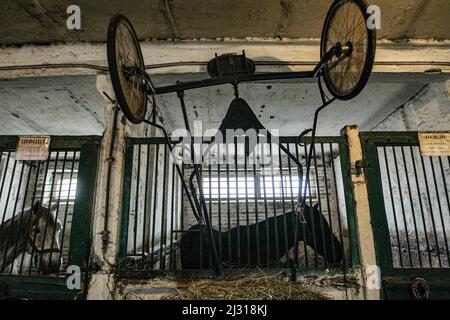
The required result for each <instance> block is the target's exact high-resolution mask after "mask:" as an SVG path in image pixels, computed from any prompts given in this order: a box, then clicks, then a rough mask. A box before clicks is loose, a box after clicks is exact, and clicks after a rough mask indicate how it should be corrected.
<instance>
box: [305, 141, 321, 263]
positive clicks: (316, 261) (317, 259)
mask: <svg viewBox="0 0 450 320" xmlns="http://www.w3.org/2000/svg"><path fill="white" fill-rule="evenodd" d="M311 143H313V142H311ZM312 148H315V146H311V147H310V152H311V151H312V150H313V149H312ZM304 152H305V157H307V155H308V149H307V146H306V144H305V145H304ZM311 154H312V153H311ZM306 177H307V179H306V180H305V186H304V188H307V190H308V193H309V197H308V198H309V207H310V208H311V209H312V207H313V203H312V187H311V183H310V181H311V179H310V173H308V174H307V175H306ZM308 182H309V183H308ZM316 190H317V186H316ZM303 193H305V192H303ZM304 201H305V202H306V200H304ZM309 218H310V221H311V225H312V226H315V224H316V223H315V217H314V213H313V210H309ZM312 235H313V244H314V248H317V234H316V228H312ZM305 254H308V252H307V251H306V252H305ZM314 267H315V268H316V269H317V268H318V267H319V257H318V256H317V251H316V250H314Z"/></svg>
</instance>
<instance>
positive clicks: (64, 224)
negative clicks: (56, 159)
mask: <svg viewBox="0 0 450 320" xmlns="http://www.w3.org/2000/svg"><path fill="white" fill-rule="evenodd" d="M76 157H77V151H73V158H72V162H71V167H70V175H69V188H68V191H67V198H66V209H65V211H64V221H63V229H62V235H61V252H60V253H59V260H61V258H62V255H63V249H64V240H65V234H66V229H67V228H66V227H67V216H68V213H69V199H70V193H71V191H72V179H73V173H74V170H75V159H76ZM58 274H59V270H58Z"/></svg>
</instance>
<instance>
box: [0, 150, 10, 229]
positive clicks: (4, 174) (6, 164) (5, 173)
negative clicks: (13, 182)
mask: <svg viewBox="0 0 450 320" xmlns="http://www.w3.org/2000/svg"><path fill="white" fill-rule="evenodd" d="M2 156H3V154H2ZM10 157H11V152H8V156H7V157H6V163H5V171H4V173H3V177H2V184H1V187H0V199H1V198H2V195H3V188H4V186H5V180H6V175H7V173H8V165H9V159H10ZM0 160H1V158H0ZM3 222H5V216H4V215H3V216H2V224H3ZM0 230H1V225H0Z"/></svg>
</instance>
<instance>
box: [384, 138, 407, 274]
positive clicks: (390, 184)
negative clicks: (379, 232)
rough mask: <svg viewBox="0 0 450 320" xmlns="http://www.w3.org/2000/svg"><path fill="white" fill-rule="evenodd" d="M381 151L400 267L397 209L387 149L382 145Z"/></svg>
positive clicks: (401, 264)
mask: <svg viewBox="0 0 450 320" xmlns="http://www.w3.org/2000/svg"><path fill="white" fill-rule="evenodd" d="M383 152H384V163H385V166H386V173H387V178H388V186H389V194H390V198H391V208H392V216H393V217H394V225H395V235H396V238H397V247H398V250H399V251H398V256H399V262H400V267H403V257H402V252H401V243H400V234H399V231H398V230H399V229H398V222H397V214H396V212H397V210H396V207H395V201H394V193H393V191H392V190H393V189H392V181H391V173H390V169H389V161H388V158H387V149H386V147H385V146H383Z"/></svg>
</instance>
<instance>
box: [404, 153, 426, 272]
mask: <svg viewBox="0 0 450 320" xmlns="http://www.w3.org/2000/svg"><path fill="white" fill-rule="evenodd" d="M400 148H401V151H402V153H401V155H402V161H403V167H404V168H405V177H406V188H407V189H408V195H409V203H410V208H411V213H412V218H413V224H414V233H415V236H416V245H417V255H418V258H419V266H420V267H421V268H422V257H421V254H420V251H421V250H420V241H419V233H418V229H417V222H416V213H415V210H414V202H413V197H412V193H411V185H410V182H409V172H408V166H407V165H406V157H405V150H404V147H403V146H402V147H400ZM411 267H412V266H411Z"/></svg>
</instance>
